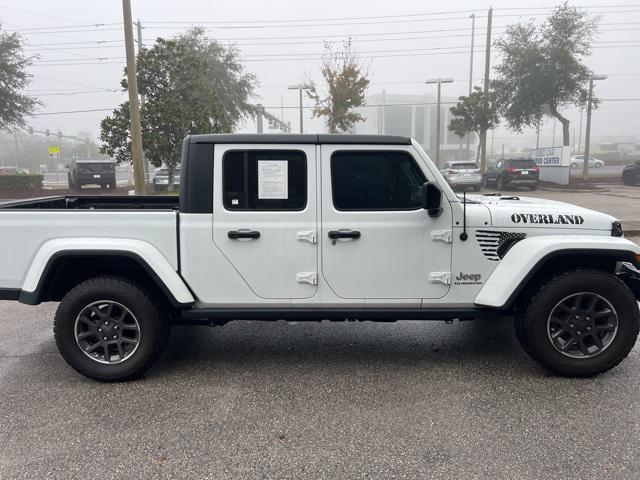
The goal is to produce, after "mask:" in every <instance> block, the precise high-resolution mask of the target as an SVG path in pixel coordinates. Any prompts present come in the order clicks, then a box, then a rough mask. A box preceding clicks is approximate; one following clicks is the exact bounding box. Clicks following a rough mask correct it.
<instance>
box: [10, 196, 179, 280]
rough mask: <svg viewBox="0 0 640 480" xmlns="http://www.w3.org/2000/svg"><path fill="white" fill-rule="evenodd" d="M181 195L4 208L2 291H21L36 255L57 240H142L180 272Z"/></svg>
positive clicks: (34, 202) (53, 200)
mask: <svg viewBox="0 0 640 480" xmlns="http://www.w3.org/2000/svg"><path fill="white" fill-rule="evenodd" d="M177 207H178V197H177V196H175V197H170V196H138V197H136V196H130V197H124V196H123V197H115V196H111V197H110V196H80V195H79V196H59V197H49V198H35V199H28V200H19V201H15V202H8V203H5V204H0V231H1V232H2V235H1V236H0V289H7V288H9V289H15V288H22V284H23V282H24V280H25V276H26V274H27V271H28V269H29V267H30V265H31V262H32V261H33V259H34V258H35V255H36V254H37V252H38V251H39V250H40V249H41V248H44V247H45V245H46V244H47V242H48V241H50V240H59V239H65V238H66V239H85V240H86V239H96V242H97V241H98V240H100V239H109V238H120V239H131V240H141V241H144V242H146V243H147V244H148V245H149V246H150V247H152V248H154V249H156V250H157V251H158V252H160V253H161V254H162V256H163V257H165V258H166V259H167V261H168V262H169V263H170V264H171V266H172V267H173V268H174V269H176V270H177V269H178V232H177V220H178V208H177Z"/></svg>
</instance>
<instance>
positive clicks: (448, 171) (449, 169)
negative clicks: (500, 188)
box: [440, 161, 482, 191]
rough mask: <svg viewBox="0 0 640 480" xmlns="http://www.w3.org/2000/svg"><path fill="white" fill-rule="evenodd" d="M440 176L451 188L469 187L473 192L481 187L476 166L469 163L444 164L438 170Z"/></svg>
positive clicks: (478, 170)
mask: <svg viewBox="0 0 640 480" xmlns="http://www.w3.org/2000/svg"><path fill="white" fill-rule="evenodd" d="M440 172H441V173H442V176H443V177H444V179H445V180H446V181H447V183H448V184H449V185H451V187H452V188H456V187H462V188H466V187H469V188H471V189H473V190H475V191H478V190H480V187H482V174H481V173H480V169H479V168H478V165H476V164H475V163H474V162H469V161H450V162H446V163H445V164H444V165H443V166H442V170H440Z"/></svg>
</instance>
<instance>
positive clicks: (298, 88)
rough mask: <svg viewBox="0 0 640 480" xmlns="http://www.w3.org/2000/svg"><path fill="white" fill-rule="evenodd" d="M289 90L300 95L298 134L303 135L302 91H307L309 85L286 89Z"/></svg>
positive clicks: (302, 84)
mask: <svg viewBox="0 0 640 480" xmlns="http://www.w3.org/2000/svg"><path fill="white" fill-rule="evenodd" d="M287 88H288V89H289V90H298V93H299V94H300V133H304V126H303V119H304V116H303V112H302V91H303V90H309V85H306V84H304V83H301V84H299V85H291V86H289V87H287Z"/></svg>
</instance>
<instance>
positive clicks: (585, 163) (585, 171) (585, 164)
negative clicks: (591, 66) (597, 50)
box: [582, 73, 607, 181]
mask: <svg viewBox="0 0 640 480" xmlns="http://www.w3.org/2000/svg"><path fill="white" fill-rule="evenodd" d="M606 78H607V76H606V75H597V74H595V73H594V74H593V75H591V79H590V80H589V98H588V100H587V131H586V132H585V134H584V157H583V158H584V161H583V162H582V180H584V181H587V180H588V179H589V148H590V145H589V143H590V142H591V102H592V99H593V81H594V80H605V79H606Z"/></svg>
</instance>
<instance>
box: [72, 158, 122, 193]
mask: <svg viewBox="0 0 640 480" xmlns="http://www.w3.org/2000/svg"><path fill="white" fill-rule="evenodd" d="M68 168H69V173H68V177H69V188H70V189H71V190H80V189H81V188H82V186H83V185H99V186H100V187H102V188H110V189H114V188H116V164H115V163H114V162H113V161H111V160H73V161H72V162H71V163H70V164H69V165H68Z"/></svg>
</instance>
